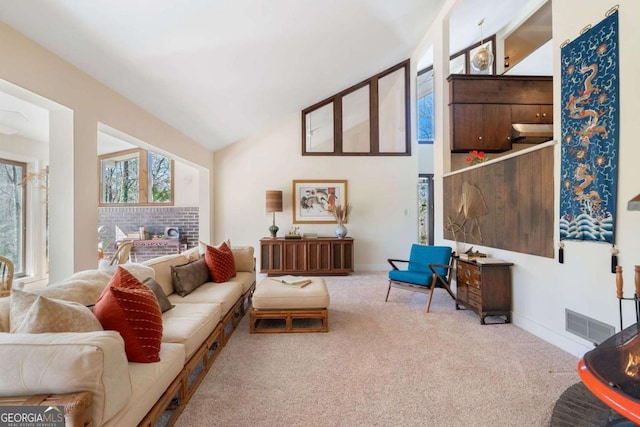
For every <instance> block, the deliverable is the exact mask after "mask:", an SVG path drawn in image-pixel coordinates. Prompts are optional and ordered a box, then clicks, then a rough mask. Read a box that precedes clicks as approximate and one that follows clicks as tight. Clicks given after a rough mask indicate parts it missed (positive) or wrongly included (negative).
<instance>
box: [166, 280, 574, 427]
mask: <svg viewBox="0 0 640 427" xmlns="http://www.w3.org/2000/svg"><path fill="white" fill-rule="evenodd" d="M325 280H326V282H327V286H328V288H329V293H330V296H331V305H330V307H329V332H328V333H299V334H253V335H251V334H249V316H248V315H247V316H245V318H244V319H243V320H242V322H241V323H240V325H239V326H238V329H237V330H236V331H235V332H234V334H233V335H232V337H231V340H230V341H229V343H228V344H227V346H226V347H225V348H224V349H223V350H222V353H221V354H220V356H219V357H218V359H217V360H216V361H215V363H214V365H213V367H212V368H211V370H210V371H209V373H208V375H207V377H206V378H205V379H204V381H203V382H202V384H201V385H200V387H199V389H198V390H197V391H196V393H195V395H194V396H193V397H192V398H191V401H190V402H189V404H188V405H187V408H186V409H185V412H184V413H183V414H182V415H181V416H180V418H179V419H178V422H177V426H183V427H194V426H232V425H233V426H309V427H310V426H548V425H549V420H550V418H551V413H552V410H553V406H554V404H555V402H556V400H557V399H558V397H559V396H560V395H561V394H562V392H563V391H564V390H565V389H567V387H569V386H571V385H572V384H574V383H576V382H578V381H579V378H578V375H577V373H576V365H577V362H578V360H577V359H576V358H575V357H574V356H572V355H570V354H569V353H566V352H564V351H563V350H561V349H559V348H557V347H555V346H553V345H551V344H548V343H546V342H544V341H542V340H541V339H539V338H537V337H535V336H534V335H531V334H530V333H528V332H526V331H524V330H522V329H520V328H518V327H516V326H513V325H509V324H507V325H505V324H496V325H480V321H479V318H478V316H477V315H476V314H474V313H473V312H471V311H467V310H456V309H455V304H454V302H453V300H452V299H451V297H450V296H449V295H448V294H447V293H446V292H445V291H444V290H442V289H438V290H436V292H435V295H434V299H433V303H432V305H431V312H430V313H428V314H425V313H424V308H425V305H426V300H427V295H426V294H421V293H414V292H408V291H405V290H401V289H396V288H392V289H391V295H390V296H389V302H387V303H385V302H384V298H385V294H386V291H387V279H386V273H357V274H354V275H351V276H347V277H327V278H325Z"/></svg>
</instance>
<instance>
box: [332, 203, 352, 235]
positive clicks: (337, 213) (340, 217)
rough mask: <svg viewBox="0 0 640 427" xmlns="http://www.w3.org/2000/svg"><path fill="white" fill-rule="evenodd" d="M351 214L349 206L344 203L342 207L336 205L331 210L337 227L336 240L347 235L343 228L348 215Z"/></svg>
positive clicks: (345, 228) (345, 229)
mask: <svg viewBox="0 0 640 427" xmlns="http://www.w3.org/2000/svg"><path fill="white" fill-rule="evenodd" d="M350 213H351V205H349V203H346V204H345V205H344V206H342V205H336V206H335V208H334V209H333V216H334V218H335V219H336V222H337V223H338V227H337V228H336V231H335V233H336V236H337V237H338V239H342V238H344V237H345V236H346V235H347V227H345V226H344V224H346V222H347V219H348V218H349V214H350Z"/></svg>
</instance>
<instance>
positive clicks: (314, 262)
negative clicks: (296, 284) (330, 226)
mask: <svg viewBox="0 0 640 427" xmlns="http://www.w3.org/2000/svg"><path fill="white" fill-rule="evenodd" d="M351 272H353V238H351V237H345V238H343V239H337V238H332V237H319V238H317V239H301V240H297V239H285V238H270V237H265V238H263V239H261V240H260V273H265V274H267V275H269V276H279V275H283V274H296V275H346V274H349V273H351Z"/></svg>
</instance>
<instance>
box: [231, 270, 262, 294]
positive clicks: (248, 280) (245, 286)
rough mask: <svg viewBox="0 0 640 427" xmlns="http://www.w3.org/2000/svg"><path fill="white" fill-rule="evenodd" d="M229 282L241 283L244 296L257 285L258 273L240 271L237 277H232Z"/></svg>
mask: <svg viewBox="0 0 640 427" xmlns="http://www.w3.org/2000/svg"><path fill="white" fill-rule="evenodd" d="M229 281H230V282H237V283H239V284H240V286H242V294H243V295H244V294H246V293H247V291H248V290H249V289H251V286H253V284H254V283H256V272H255V271H251V272H248V271H238V273H237V274H236V275H235V277H232V278H231V279H230V280H229Z"/></svg>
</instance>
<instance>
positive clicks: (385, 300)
mask: <svg viewBox="0 0 640 427" xmlns="http://www.w3.org/2000/svg"><path fill="white" fill-rule="evenodd" d="M389 292H391V280H389V288H388V289H387V296H386V297H385V299H384V302H387V300H388V299H389Z"/></svg>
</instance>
